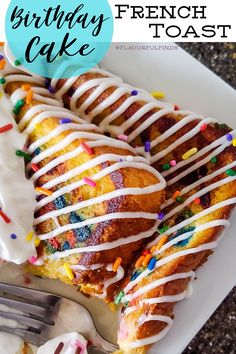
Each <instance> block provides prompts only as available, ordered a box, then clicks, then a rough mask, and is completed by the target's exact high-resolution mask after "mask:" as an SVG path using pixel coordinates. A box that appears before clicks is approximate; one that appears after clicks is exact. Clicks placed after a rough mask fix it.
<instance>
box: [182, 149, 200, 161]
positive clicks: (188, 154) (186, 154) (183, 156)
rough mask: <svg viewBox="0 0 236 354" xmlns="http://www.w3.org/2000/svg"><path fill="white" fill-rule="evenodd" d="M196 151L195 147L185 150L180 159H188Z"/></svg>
mask: <svg viewBox="0 0 236 354" xmlns="http://www.w3.org/2000/svg"><path fill="white" fill-rule="evenodd" d="M197 152H198V149H197V148H196V147H194V148H192V149H190V150H188V151H187V152H185V153H184V154H183V155H182V159H183V160H187V159H189V158H190V157H191V156H193V155H195V154H196V153H197Z"/></svg>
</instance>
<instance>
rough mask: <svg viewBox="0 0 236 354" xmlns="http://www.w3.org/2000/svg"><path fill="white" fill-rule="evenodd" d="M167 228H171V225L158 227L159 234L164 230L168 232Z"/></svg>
mask: <svg viewBox="0 0 236 354" xmlns="http://www.w3.org/2000/svg"><path fill="white" fill-rule="evenodd" d="M167 230H169V226H167V225H166V226H163V227H162V228H161V229H158V230H157V231H158V232H159V234H164V232H166V231H167Z"/></svg>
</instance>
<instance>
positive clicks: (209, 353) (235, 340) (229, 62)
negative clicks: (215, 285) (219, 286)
mask: <svg viewBox="0 0 236 354" xmlns="http://www.w3.org/2000/svg"><path fill="white" fill-rule="evenodd" d="M180 45H181V46H182V47H183V48H184V49H185V50H187V51H188V52H189V53H190V54H192V55H193V56H194V57H195V58H197V59H198V60H199V61H201V62H202V63H203V64H205V65H206V66H207V67H208V68H209V69H211V70H212V71H214V72H215V73H216V74H217V75H219V76H221V77H222V79H224V80H225V81H226V82H228V83H229V84H230V85H231V86H232V87H233V88H234V89H236V43H182V44H180ZM170 354H171V353H170ZM183 354H236V288H234V289H233V290H232V291H231V292H230V294H229V295H228V297H227V298H226V299H225V300H224V301H223V303H222V304H221V305H220V306H219V307H218V309H217V310H216V312H215V313H214V314H213V315H212V316H211V318H210V319H209V320H208V321H207V323H206V324H205V325H204V327H203V328H202V329H201V330H200V332H199V333H198V334H197V335H196V337H195V338H194V339H193V340H192V342H191V343H190V344H189V346H188V347H187V348H186V350H185V351H184V352H183Z"/></svg>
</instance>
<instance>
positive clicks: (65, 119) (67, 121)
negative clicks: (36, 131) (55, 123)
mask: <svg viewBox="0 0 236 354" xmlns="http://www.w3.org/2000/svg"><path fill="white" fill-rule="evenodd" d="M71 122H72V120H71V119H70V118H62V119H60V124H68V123H71Z"/></svg>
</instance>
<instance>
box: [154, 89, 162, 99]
mask: <svg viewBox="0 0 236 354" xmlns="http://www.w3.org/2000/svg"><path fill="white" fill-rule="evenodd" d="M151 95H152V97H154V98H160V99H161V98H164V97H165V94H164V92H162V91H153V92H151Z"/></svg>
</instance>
